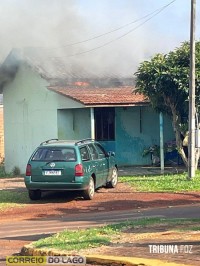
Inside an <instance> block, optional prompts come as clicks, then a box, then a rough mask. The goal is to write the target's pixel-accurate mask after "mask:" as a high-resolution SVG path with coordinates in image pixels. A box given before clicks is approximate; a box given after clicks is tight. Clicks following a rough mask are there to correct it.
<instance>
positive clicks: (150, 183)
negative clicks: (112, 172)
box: [120, 171, 200, 192]
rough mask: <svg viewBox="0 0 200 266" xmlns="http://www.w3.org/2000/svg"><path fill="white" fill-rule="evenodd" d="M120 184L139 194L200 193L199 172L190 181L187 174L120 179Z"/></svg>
mask: <svg viewBox="0 0 200 266" xmlns="http://www.w3.org/2000/svg"><path fill="white" fill-rule="evenodd" d="M120 181H121V182H125V183H128V184H130V185H131V186H132V187H133V188H134V189H135V190H136V191H141V192H188V191H200V171H197V172H196V176H195V178H194V179H192V180H187V173H183V174H168V175H149V176H129V177H120Z"/></svg>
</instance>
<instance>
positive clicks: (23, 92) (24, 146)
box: [3, 65, 81, 173]
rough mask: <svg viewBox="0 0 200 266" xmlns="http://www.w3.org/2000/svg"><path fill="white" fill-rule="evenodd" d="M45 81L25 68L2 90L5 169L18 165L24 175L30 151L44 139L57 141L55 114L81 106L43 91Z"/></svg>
mask: <svg viewBox="0 0 200 266" xmlns="http://www.w3.org/2000/svg"><path fill="white" fill-rule="evenodd" d="M48 85H49V84H48V82H47V81H46V80H44V79H42V78H41V77H40V75H38V74H37V73H35V72H34V71H33V70H32V69H30V68H29V67H27V66H26V65H21V67H20V68H19V69H18V71H17V73H16V76H15V78H14V80H13V81H12V82H10V83H8V84H7V85H6V86H5V87H4V90H3V95H4V118H5V119H4V120H5V123H4V129H5V136H4V137H5V169H6V171H7V172H10V171H12V169H13V168H14V167H15V166H17V167H19V168H20V170H21V172H22V173H24V172H25V168H26V163H27V161H28V159H29V157H30V155H31V153H32V152H33V150H34V149H35V148H36V147H37V146H38V145H39V143H41V142H42V141H44V140H47V139H51V138H58V130H57V123H58V122H57V112H56V111H55V110H57V109H62V108H80V107H81V104H79V103H77V102H75V101H73V100H71V99H69V98H66V97H63V96H61V95H59V94H57V93H55V92H53V91H50V90H48V89H47V88H46V86H48Z"/></svg>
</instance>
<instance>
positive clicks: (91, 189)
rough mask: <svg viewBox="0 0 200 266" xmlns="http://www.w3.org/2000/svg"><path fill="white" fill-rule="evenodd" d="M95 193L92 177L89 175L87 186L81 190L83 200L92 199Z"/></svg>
mask: <svg viewBox="0 0 200 266" xmlns="http://www.w3.org/2000/svg"><path fill="white" fill-rule="evenodd" d="M94 193H95V185H94V179H93V178H92V177H90V181H89V184H88V188H87V189H86V190H84V191H83V197H84V199H85V200H92V199H93V197H94Z"/></svg>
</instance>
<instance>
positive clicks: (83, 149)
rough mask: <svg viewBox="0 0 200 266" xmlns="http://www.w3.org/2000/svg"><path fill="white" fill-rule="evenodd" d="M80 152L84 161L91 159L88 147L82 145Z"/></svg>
mask: <svg viewBox="0 0 200 266" xmlns="http://www.w3.org/2000/svg"><path fill="white" fill-rule="evenodd" d="M80 154H81V159H82V160H83V161H89V160H90V155H89V152H88V149H87V147H81V148H80Z"/></svg>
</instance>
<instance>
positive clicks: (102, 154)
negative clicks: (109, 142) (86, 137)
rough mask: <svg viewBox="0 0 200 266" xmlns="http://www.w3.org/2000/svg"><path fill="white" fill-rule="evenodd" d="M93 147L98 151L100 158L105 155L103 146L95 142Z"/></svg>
mask: <svg viewBox="0 0 200 266" xmlns="http://www.w3.org/2000/svg"><path fill="white" fill-rule="evenodd" d="M95 147H96V149H97V151H98V153H99V157H100V158H101V159H102V158H105V157H106V152H105V150H104V148H103V147H102V146H100V145H99V144H95Z"/></svg>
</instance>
